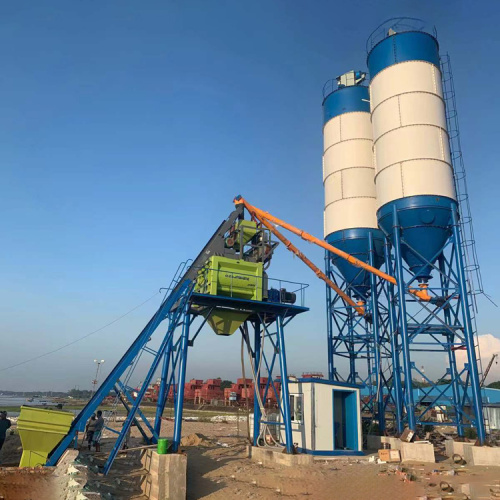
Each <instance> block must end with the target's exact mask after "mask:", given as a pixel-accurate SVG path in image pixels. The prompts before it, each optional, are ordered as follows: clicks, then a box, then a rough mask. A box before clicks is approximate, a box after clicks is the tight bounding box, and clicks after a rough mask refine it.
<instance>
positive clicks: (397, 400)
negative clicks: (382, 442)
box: [382, 240, 404, 433]
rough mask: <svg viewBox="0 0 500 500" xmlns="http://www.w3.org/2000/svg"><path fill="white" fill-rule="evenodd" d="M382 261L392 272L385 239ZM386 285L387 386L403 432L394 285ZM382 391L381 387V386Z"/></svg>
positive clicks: (388, 249)
mask: <svg viewBox="0 0 500 500" xmlns="http://www.w3.org/2000/svg"><path fill="white" fill-rule="evenodd" d="M384 261H385V270H386V272H390V273H391V274H392V260H391V249H390V244H389V242H388V241H387V240H386V242H385V244H384ZM386 287H387V303H388V310H387V321H388V323H389V339H390V345H391V360H392V385H391V386H390V387H388V392H389V391H390V393H391V395H392V399H393V403H394V409H395V412H394V413H395V415H396V428H397V430H398V433H401V432H403V430H404V424H403V387H402V385H401V367H400V360H399V349H398V337H397V335H396V332H397V327H398V320H397V316H396V310H395V307H394V304H395V295H394V285H393V284H392V283H386ZM382 392H383V387H382Z"/></svg>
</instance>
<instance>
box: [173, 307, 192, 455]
mask: <svg viewBox="0 0 500 500" xmlns="http://www.w3.org/2000/svg"><path fill="white" fill-rule="evenodd" d="M190 323H191V316H190V314H189V304H186V308H185V310H184V319H183V325H182V337H181V345H180V350H181V351H180V357H181V359H180V368H179V380H178V381H177V395H176V400H175V421H174V437H173V439H172V451H173V452H174V453H175V452H177V451H178V450H179V446H180V444H181V432H182V410H183V407H184V384H185V383H186V365H187V352H188V344H189V326H190Z"/></svg>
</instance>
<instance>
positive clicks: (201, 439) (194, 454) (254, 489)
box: [0, 421, 500, 500]
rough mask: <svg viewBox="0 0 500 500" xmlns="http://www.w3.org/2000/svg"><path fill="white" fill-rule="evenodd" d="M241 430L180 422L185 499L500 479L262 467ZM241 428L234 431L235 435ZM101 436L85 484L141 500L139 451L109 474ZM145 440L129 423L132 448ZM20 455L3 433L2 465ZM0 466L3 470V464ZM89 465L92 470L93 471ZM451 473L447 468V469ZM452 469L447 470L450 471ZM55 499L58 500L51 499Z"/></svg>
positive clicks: (328, 496)
mask: <svg viewBox="0 0 500 500" xmlns="http://www.w3.org/2000/svg"><path fill="white" fill-rule="evenodd" d="M245 432H246V429H245V426H244V424H242V423H240V428H239V429H238V427H237V425H236V424H235V423H234V422H231V423H208V422H189V421H187V422H184V423H183V436H184V437H183V441H182V444H181V449H182V450H183V451H184V452H185V453H187V455H188V475H187V498H188V499H189V500H198V499H207V500H227V499H232V498H242V499H247V498H248V499H262V500H265V499H275V498H297V499H298V498H311V499H314V500H360V499H371V500H389V499H391V500H392V499H398V500H405V499H412V500H415V499H416V498H418V497H420V496H423V495H427V497H428V498H429V499H432V498H441V497H443V498H446V496H448V497H449V498H454V499H461V498H462V499H465V498H466V496H465V495H463V494H462V493H461V489H462V484H464V483H471V482H489V483H491V484H493V483H495V481H496V484H500V474H499V469H498V468H487V467H468V466H467V465H465V466H464V465H462V466H460V465H455V464H452V463H451V460H449V459H444V458H445V457H442V461H440V462H438V463H436V464H426V465H423V464H411V465H407V464H404V465H400V464H398V465H390V464H376V463H373V462H370V461H369V460H368V459H366V458H364V459H352V460H345V459H342V460H325V459H321V460H317V461H316V462H315V464H314V466H308V467H300V468H288V467H284V466H279V465H273V466H268V465H266V466H263V465H262V464H259V463H257V462H254V461H251V460H250V459H249V458H247V454H246V440H245V438H244V437H243V436H244V433H245ZM172 433H173V422H171V421H165V422H164V423H163V427H162V435H164V436H171V435H172ZM238 434H239V435H238ZM112 442H113V440H112V439H109V438H106V435H105V437H104V439H103V443H102V449H103V451H104V454H102V455H100V454H96V453H95V452H88V451H87V450H82V452H81V455H80V460H81V462H82V463H84V464H86V465H88V466H89V469H90V471H91V472H90V473H89V486H90V487H91V489H92V490H94V491H99V492H101V493H109V494H110V495H111V497H109V496H108V498H116V499H123V500H139V499H142V498H144V497H142V496H141V490H140V485H141V481H142V480H143V479H144V471H143V470H142V469H141V466H140V461H139V460H140V452H137V451H134V452H132V451H131V452H129V453H127V454H120V455H118V458H117V460H116V461H115V463H114V465H113V468H112V470H111V472H110V474H109V475H108V476H106V477H103V476H102V475H98V474H96V473H95V472H96V471H97V466H98V465H100V464H102V463H103V462H104V460H105V458H106V455H107V454H108V453H109V450H110V449H111V446H112ZM141 444H142V441H141V438H140V435H139V433H138V431H137V429H135V428H134V429H133V432H132V438H131V442H130V446H131V447H134V446H140V445H141ZM19 457H20V443H19V438H18V436H16V435H14V436H8V439H7V441H6V444H5V447H4V450H2V452H1V453H0V459H1V460H2V462H3V463H4V464H5V463H7V461H9V462H10V463H12V462H15V461H16V460H18V459H19ZM0 470H1V469H0ZM92 471H93V472H92ZM450 471H451V472H450ZM451 474H452V475H451ZM443 481H445V482H446V483H448V484H449V485H450V486H451V488H452V489H453V492H451V491H448V492H446V493H445V492H443V491H442V490H441V488H440V483H442V482H443ZM54 500H55V499H54Z"/></svg>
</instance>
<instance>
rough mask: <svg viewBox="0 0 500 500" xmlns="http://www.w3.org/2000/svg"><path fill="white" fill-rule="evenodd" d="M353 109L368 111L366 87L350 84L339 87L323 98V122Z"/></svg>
mask: <svg viewBox="0 0 500 500" xmlns="http://www.w3.org/2000/svg"><path fill="white" fill-rule="evenodd" d="M353 111H365V112H366V113H369V112H370V93H369V91H368V87H364V86H363V85H352V86H349V87H341V88H339V89H337V90H335V91H334V92H332V93H331V94H328V95H327V96H326V97H325V99H324V100H323V124H325V123H326V122H327V121H329V120H331V119H332V118H335V117H336V116H338V115H342V114H343V113H351V112H353Z"/></svg>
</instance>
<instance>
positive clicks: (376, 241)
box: [326, 228, 384, 299]
mask: <svg viewBox="0 0 500 500" xmlns="http://www.w3.org/2000/svg"><path fill="white" fill-rule="evenodd" d="M370 231H371V233H372V240H373V247H374V253H375V255H374V264H375V267H376V268H377V269H378V268H379V267H380V266H381V265H382V262H383V255H384V236H383V234H382V231H380V230H379V229H369V228H360V229H347V230H344V231H336V232H335V233H332V234H330V235H328V236H327V238H326V241H327V243H329V244H330V245H332V246H334V247H336V248H338V249H339V250H342V251H344V252H347V253H348V254H350V255H352V256H353V257H356V258H357V259H359V260H361V261H363V262H366V263H367V264H369V258H370V244H369V236H368V235H369V232H370ZM331 259H332V262H333V264H334V265H335V266H336V267H337V269H338V270H339V272H340V274H342V276H343V277H344V279H345V281H346V283H347V284H348V285H349V286H350V287H352V289H353V293H354V294H355V295H356V296H358V298H360V299H364V298H365V297H366V296H367V295H368V292H369V290H370V273H369V272H368V271H364V270H363V269H360V268H359V267H356V266H353V265H352V264H349V262H347V260H345V259H343V258H342V257H338V256H337V255H334V254H331Z"/></svg>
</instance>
